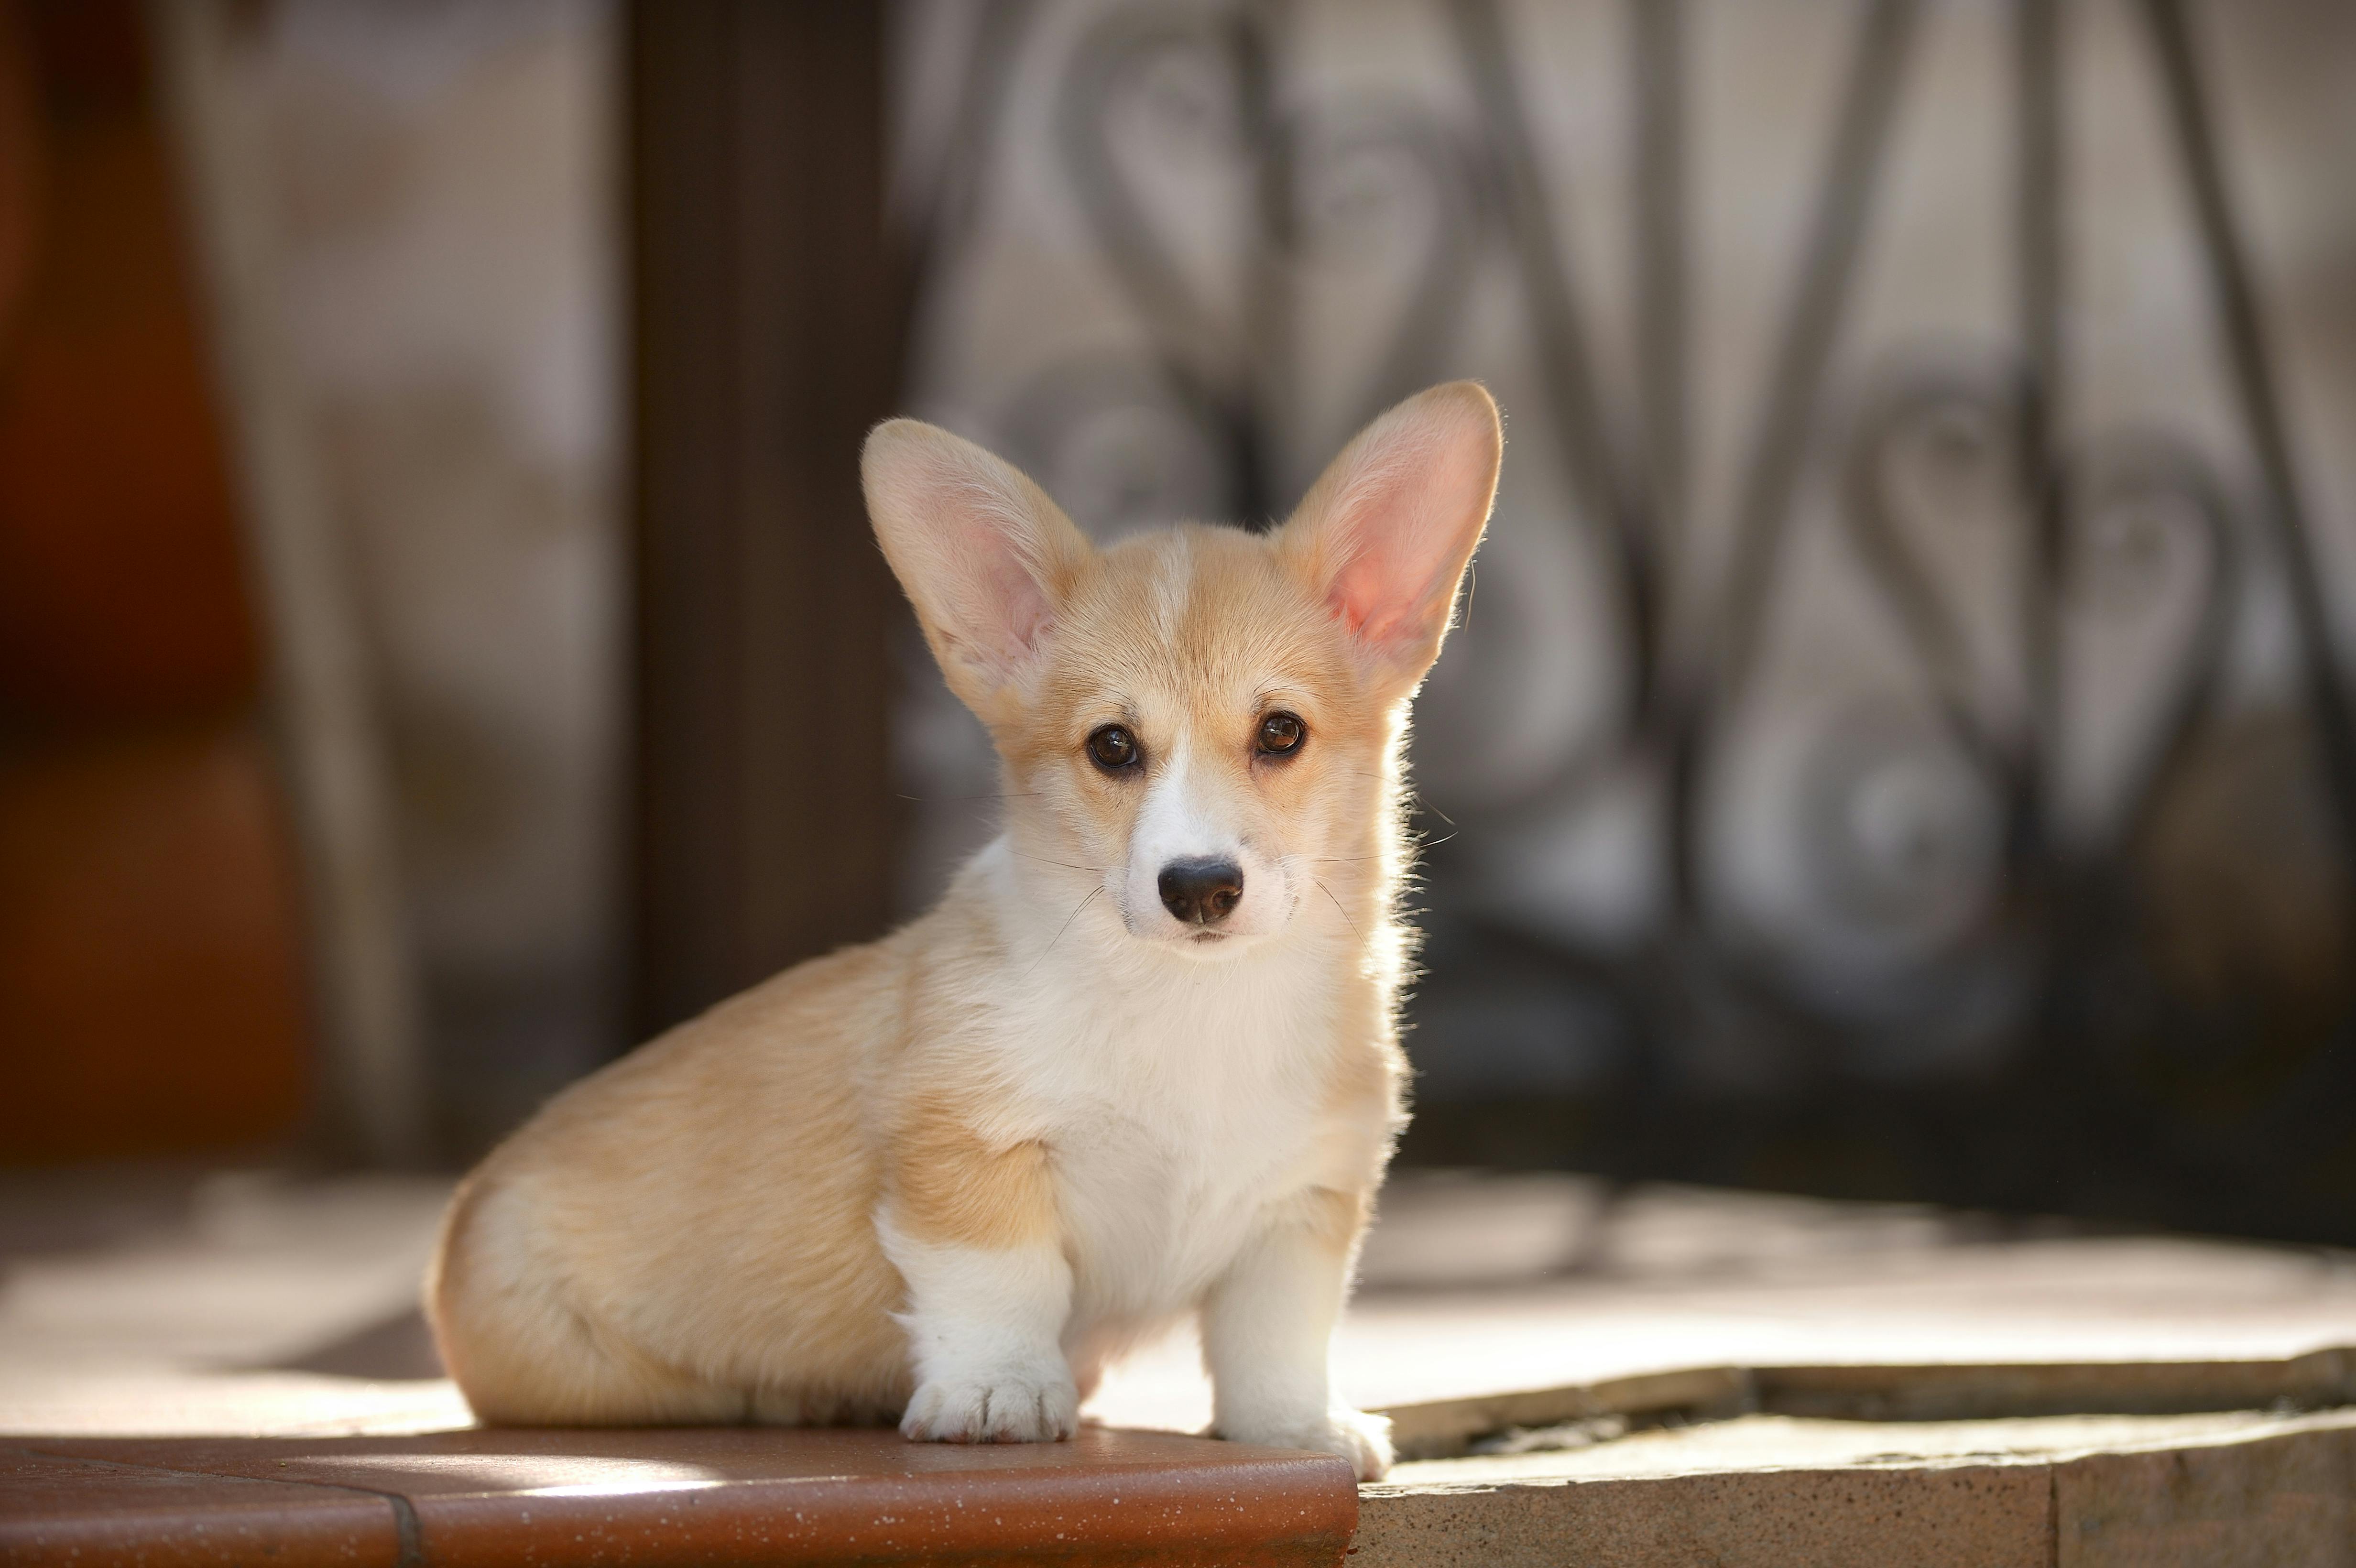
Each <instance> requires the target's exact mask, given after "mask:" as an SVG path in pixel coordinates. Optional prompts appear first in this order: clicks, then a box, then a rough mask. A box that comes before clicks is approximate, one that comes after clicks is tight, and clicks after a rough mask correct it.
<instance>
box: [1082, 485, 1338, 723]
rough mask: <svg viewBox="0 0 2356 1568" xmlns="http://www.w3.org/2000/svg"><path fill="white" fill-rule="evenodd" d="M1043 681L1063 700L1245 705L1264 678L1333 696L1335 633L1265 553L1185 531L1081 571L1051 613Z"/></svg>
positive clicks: (1194, 528)
mask: <svg viewBox="0 0 2356 1568" xmlns="http://www.w3.org/2000/svg"><path fill="white" fill-rule="evenodd" d="M1058 621H1059V622H1060V625H1059V628H1058V635H1057V636H1056V639H1055V655H1054V658H1053V662H1052V675H1051V680H1052V681H1053V683H1054V686H1055V688H1056V690H1057V695H1058V696H1059V697H1061V698H1063V699H1066V700H1069V701H1085V700H1088V699H1098V700H1102V699H1105V698H1108V697H1117V698H1119V699H1124V700H1128V701H1132V702H1143V703H1155V704H1157V705H1158V704H1159V703H1161V702H1175V703H1178V704H1182V705H1184V706H1186V707H1188V708H1199V707H1204V706H1211V707H1231V706H1234V705H1237V704H1239V703H1248V702H1249V701H1250V700H1251V699H1252V697H1253V695H1254V693H1255V692H1256V691H1257V690H1258V689H1259V688H1262V687H1265V686H1267V685H1268V684H1269V683H1270V682H1271V681H1273V682H1278V683H1281V684H1285V685H1287V686H1295V685H1297V686H1300V687H1303V688H1312V689H1315V690H1323V691H1332V692H1334V693H1336V694H1338V693H1339V692H1340V690H1341V688H1342V687H1343V686H1344V684H1346V683H1347V681H1348V665H1347V654H1346V646H1345V644H1344V637H1343V634H1342V631H1341V628H1340V627H1339V626H1338V625H1337V624H1335V623H1334V622H1333V618H1332V616H1331V615H1330V614H1329V613H1326V610H1325V607H1324V606H1323V604H1322V603H1319V602H1318V600H1317V598H1316V597H1315V595H1313V594H1312V592H1310V591H1309V589H1308V587H1307V585H1306V584H1304V583H1303V582H1301V580H1300V579H1299V578H1298V577H1297V576H1296V575H1294V573H1293V572H1292V571H1290V570H1289V569H1287V568H1286V567H1285V565H1284V564H1283V563H1282V562H1281V561H1280V560H1279V559H1278V556H1277V552H1276V549H1275V547H1274V546H1273V544H1272V543H1271V542H1270V541H1269V540H1268V539H1264V538H1260V537H1258V536H1255V535H1252V534H1247V533H1245V532H1243V531H1242V530H1240V529H1237V528H1215V527H1207V526H1205V525H1201V524H1182V525H1180V526H1179V527H1176V528H1164V529H1159V530H1156V531H1155V532H1153V533H1151V534H1144V535H1140V536H1138V537H1135V538H1132V539H1127V540H1124V541H1122V542H1121V543H1120V544H1118V545H1115V546H1114V547H1113V548H1111V549H1108V550H1105V551H1104V552H1102V553H1101V554H1100V555H1098V557H1096V559H1095V560H1092V561H1090V562H1089V564H1088V567H1087V570H1086V571H1084V572H1083V573H1082V575H1081V577H1080V579H1079V581H1077V582H1076V583H1075V584H1074V585H1073V589H1072V592H1071V593H1070V596H1069V597H1068V598H1067V599H1066V602H1065V604H1064V606H1063V610H1062V613H1060V614H1059V616H1058Z"/></svg>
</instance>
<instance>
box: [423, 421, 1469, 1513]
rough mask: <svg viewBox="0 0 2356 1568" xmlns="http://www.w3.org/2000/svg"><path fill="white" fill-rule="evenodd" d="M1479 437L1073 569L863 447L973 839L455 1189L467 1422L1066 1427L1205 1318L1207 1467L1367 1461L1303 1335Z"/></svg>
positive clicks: (1395, 459)
mask: <svg viewBox="0 0 2356 1568" xmlns="http://www.w3.org/2000/svg"><path fill="white" fill-rule="evenodd" d="M1500 446H1501V432H1500V430H1499V425H1498V420H1497V411H1496V406H1495V404H1494V403H1493V402H1492V401H1491V400H1490V399H1489V396H1488V394H1487V393H1486V392H1484V391H1483V390H1482V389H1480V388H1479V387H1478V386H1475V385H1473V384H1472V383H1470V382H1456V383H1452V384H1451V385H1448V386H1444V387H1438V388H1434V389H1431V390H1430V391H1428V392H1425V393H1423V394H1421V395H1420V396H1419V397H1416V398H1413V399H1410V400H1408V401H1407V402H1405V403H1402V404H1401V405H1399V406H1398V408H1396V409H1393V410H1391V411H1389V412H1388V413H1386V414H1385V415H1383V416H1382V417H1381V418H1380V419H1378V420H1376V421H1375V422H1374V424H1373V425H1371V426H1370V427H1368V428H1367V430H1366V431H1365V432H1364V433H1362V434H1361V435H1359V436H1358V438H1357V439H1356V440H1355V441H1354V442H1352V443H1351V444H1350V446H1349V447H1348V449H1347V450H1346V451H1344V453H1342V455H1341V456H1340V457H1338V458H1336V459H1335V460H1334V462H1333V466H1332V467H1331V468H1330V469H1328V470H1327V471H1326V473H1325V475H1324V476H1323V478H1321V479H1320V480H1319V481H1318V482H1317V485H1315V487H1314V488H1312V490H1311V491H1310V493H1309V496H1308V498H1307V499H1306V500H1304V501H1303V502H1302V503H1301V508H1300V510H1299V511H1298V512H1297V513H1296V514H1295V515H1294V516H1293V517H1292V518H1291V519H1290V521H1289V522H1287V523H1286V524H1285V525H1284V526H1283V527H1282V528H1280V529H1278V530H1276V531H1275V532H1274V533H1272V534H1270V535H1268V536H1265V537H1259V536H1254V535H1250V534H1246V533H1243V532H1240V531H1238V530H1236V529H1232V528H1216V527H1206V526H1203V525H1198V524H1186V525H1182V526H1180V527H1177V528H1167V529H1163V530H1161V531H1159V532H1155V533H1151V534H1146V535H1141V536H1139V537H1136V538H1133V539H1128V540H1126V541H1124V542H1123V543H1121V544H1119V545H1117V546H1115V547H1113V548H1111V549H1104V550H1098V549H1093V548H1091V547H1090V546H1089V544H1088V543H1087V540H1086V539H1083V538H1082V537H1081V535H1080V533H1079V531H1078V529H1076V528H1074V527H1073V526H1072V524H1071V522H1070V520H1069V519H1068V518H1066V517H1065V516H1064V515H1063V513H1062V512H1060V511H1058V510H1057V509H1056V507H1055V504H1054V503H1053V502H1052V501H1050V500H1049V499H1048V498H1047V497H1046V496H1045V495H1044V494H1043V493H1042V492H1041V491H1040V490H1039V488H1038V487H1037V486H1036V485H1033V484H1032V483H1031V482H1030V481H1029V480H1028V479H1025V478H1024V477H1023V475H1020V474H1018V473H1016V472H1015V471H1014V470H1013V469H1012V468H1011V467H1009V466H1007V465H1006V464H1003V463H1001V462H1000V461H999V460H998V459H996V458H994V457H992V456H991V455H990V454H989V453H986V452H984V451H982V450H981V449H980V448H979V447H977V446H974V445H972V444H971V443H968V442H965V441H961V440H959V439H958V438H957V437H956V436H953V435H950V434H948V432H945V431H941V430H937V429H935V428H933V427H932V426H929V425H925V424H920V423H917V422H916V421H911V420H895V421H891V422H890V423H887V424H884V425H883V426H881V427H879V428H878V429H877V430H876V431H875V432H874V433H873V435H872V436H870V437H869V439H868V443H867V451H866V454H865V459H864V465H863V467H864V475H865V480H866V489H867V499H868V509H869V512H870V514H871V515H872V517H873V521H874V525H875V533H876V537H877V539H879V540H880V541H881V542H882V544H883V551H884V553H885V555H886V556H888V557H889V558H890V560H891V563H892V568H893V570H894V571H895V572H896V573H897V574H898V575H899V579H900V582H901V584H902V586H903V587H905V589H906V590H907V593H908V597H909V598H910V600H912V601H913V602H914V603H915V604H916V613H917V616H918V619H919V620H920V621H921V622H922V624H923V625H924V629H925V635H926V640H927V641H928V642H929V643H930V645H931V646H932V650H933V653H934V656H935V657H936V658H937V659H938V660H939V661H940V666H941V668H942V670H943V672H944V673H945V674H946V675H947V676H948V681H949V684H950V686H951V687H952V688H954V689H955V690H956V692H957V694H958V697H959V698H961V699H963V700H964V701H965V702H966V703H967V704H968V705H969V706H970V707H971V708H972V709H973V710H974V711H975V712H976V713H977V714H979V715H980V717H981V719H982V720H983V722H984V723H986V724H987V725H988V726H989V727H990V731H991V737H992V739H993V741H995V743H996V745H997V748H998V753H999V758H1000V763H1001V771H1002V774H1003V777H1004V781H1005V789H1006V799H1007V814H1006V821H1005V825H1004V832H1003V833H1002V834H1001V837H999V838H998V839H997V840H996V841H995V842H993V843H992V844H991V845H990V846H989V847H988V848H985V849H983V850H982V851H981V852H980V854H979V855H977V856H975V857H974V859H972V860H971V861H970V862H969V864H968V865H967V866H966V867H965V869H963V870H962V871H961V872H960V873H959V874H958V878H957V880H956V881H955V882H954V883H953V884H952V885H951V887H950V889H949V891H948V893H947V894H946V895H945V896H944V897H943V898H942V900H941V901H940V903H939V905H938V906H937V907H936V908H935V909H934V910H933V911H932V912H930V913H929V914H926V915H925V916H924V917H922V918H921V919H919V920H917V921H916V922H914V923H911V924H909V925H907V926H905V927H904V928H903V929H901V930H900V931H898V932H896V933H894V934H892V935H891V936H888V937H886V938H884V939H883V940H882V941H881V942H877V943H873V944H869V945H867V946H864V947H857V948H851V949H849V950H847V951H844V952H841V953H837V954H834V955H831V956H829V957H826V958H821V959H819V960H816V961H814V962H812V963H809V964H804V965H799V966H798V967H797V968H794V969H791V970H788V971H787V973H785V974H783V975H779V976H776V978H774V979H771V980H769V981H767V982H766V984H763V985H761V986H758V987H755V988H754V989H752V990H750V991H747V992H745V993H744V995H742V996H739V997H734V999H732V1000H730V1001H728V1002H725V1003H723V1004H722V1005H721V1006H719V1007H717V1008H713V1009H712V1011H711V1012H709V1013H706V1014H705V1015H704V1016H703V1017H701V1018H700V1019H695V1020H693V1021H692V1022H690V1023H687V1024H683V1025H681V1026H680V1027H679V1028H678V1029H673V1030H671V1031H670V1032H669V1034H667V1035H665V1036H663V1037H662V1038H661V1039H660V1040H656V1041H654V1042H653V1043H652V1044H650V1045H648V1046H646V1047H644V1048H642V1049H641V1050H639V1051H637V1052H635V1053H634V1054H632V1055H631V1056H629V1057H627V1058H626V1059H625V1060H623V1061H618V1062H616V1063H615V1064H614V1065H613V1066H611V1067H609V1068H607V1069H605V1071H604V1072H599V1073H597V1074H596V1075H595V1076H594V1077H592V1078H590V1079H587V1080H586V1081H584V1082H583V1083H579V1084H576V1085H575V1086H573V1088H572V1089H570V1090H568V1091H567V1092H566V1093H563V1094H562V1095H560V1096H559V1097H558V1098H557V1099H556V1100H555V1101H554V1102H553V1103H552V1104H550V1105H549V1106H548V1107H547V1108H546V1109H545V1110H544V1111H542V1112H541V1114H540V1115H539V1116H537V1117H536V1118H534V1119H533V1120H532V1121H531V1122H530V1124H529V1125H526V1126H525V1127H524V1128H523V1130H522V1131H520V1132H519V1133H517V1134H516V1135H515V1136H513V1137H512V1138H510V1139H509V1140H508V1142H507V1143H506V1144H505V1145H503V1146H502V1147H500V1148H499V1149H498V1150H497V1151H496V1152H495V1153H494V1154H492V1156H491V1157H489V1158H488V1159H487V1160H486V1161H485V1162H484V1164H483V1166H482V1167H481V1168H479V1169H478V1170H477V1171H476V1172H475V1173H474V1174H473V1175H472V1176H471V1177H469V1178H468V1179H467V1180H466V1183H465V1185H464V1186H462V1187H461V1188H460V1189H459V1191H458V1195H457V1197H456V1199H455V1201H454V1202H453V1203H452V1205H451V1208H450V1212H449V1215H448V1217H447V1219H446V1220H445V1221H444V1229H443V1234H442V1240H441V1245H440V1248H439V1250H438V1252H437V1253H436V1256H435V1259H434V1266H433V1269H432V1271H431V1273H430V1274H429V1276H428V1278H427V1282H426V1296H427V1308H428V1312H429V1314H430V1316H431V1317H432V1319H433V1322H434V1334H435V1336H436V1338H437V1339H438V1340H439V1342H440V1345H441V1348H442V1355H443V1360H444V1363H445V1364H446V1365H447V1366H448V1367H449V1369H450V1371H451V1373H452V1375H453V1376H455V1378H456V1379H457V1381H458V1384H459V1386H460V1388H462V1389H463V1390H464V1391H465V1392H466V1398H467V1400H468V1401H469V1402H470V1403H472V1404H473V1406H474V1408H475V1410H476V1413H477V1414H478V1415H480V1416H481V1417H482V1418H483V1419H484V1420H486V1421H489V1422H499V1423H524V1424H598V1423H659V1422H677V1423H688V1422H732V1421H743V1420H755V1421H769V1422H785V1423H804V1422H884V1421H896V1422H897V1423H898V1424H899V1425H900V1429H901V1430H902V1431H903V1432H905V1434H906V1435H908V1436H910V1437H912V1438H929V1439H940V1440H947V1441H953V1442H993V1441H1015V1442H1022V1441H1033V1440H1042V1439H1052V1438H1059V1437H1066V1436H1068V1435H1071V1433H1072V1431H1073V1429H1074V1427H1075V1425H1076V1423H1077V1420H1078V1410H1079V1405H1080V1402H1081V1401H1082V1400H1083V1399H1084V1398H1086V1397H1087V1393H1088V1392H1089V1390H1090V1389H1092V1388H1093V1387H1094V1386H1095V1384H1096V1381H1097V1380H1098V1374H1099V1373H1100V1371H1102V1370H1103V1368H1104V1367H1105V1366H1106V1365H1107V1364H1108V1362H1109V1361H1110V1360H1112V1359H1114V1358H1115V1357H1118V1356H1119V1354H1120V1353H1121V1352H1122V1351H1123V1350H1124V1349H1127V1348H1128V1347H1129V1346H1130V1345H1131V1344H1134V1343H1136V1342H1138V1341H1139V1340H1140V1339H1144V1338H1147V1337H1150V1336H1151V1335H1154V1334H1156V1333H1158V1332H1159V1331H1161V1330H1162V1329H1163V1328H1167V1327H1168V1326H1169V1325H1170V1324H1172V1323H1173V1321H1174V1320H1176V1319H1178V1318H1180V1317H1183V1316H1185V1315H1187V1314H1189V1313H1198V1314H1199V1315H1200V1317H1201V1325H1202V1331H1203V1343H1204V1354H1205V1361H1206V1363H1207V1365H1208V1369H1209V1371H1210V1373H1211V1378H1212V1383H1213V1389H1214V1397H1215V1411H1216V1414H1215V1431H1216V1432H1217V1433H1218V1434H1219V1435H1222V1436H1226V1437H1230V1438H1236V1439H1239V1440H1248V1441H1251V1442H1256V1443H1266V1444H1274V1445H1283V1446H1290V1447H1303V1448H1315V1449H1323V1450H1325V1451H1328V1452H1331V1453H1334V1454H1339V1455H1342V1456H1344V1457H1346V1458H1348V1459H1349V1460H1350V1461H1351V1462H1352V1463H1353V1464H1355V1466H1356V1467H1357V1469H1358V1473H1359V1474H1360V1475H1361V1476H1364V1477H1375V1476H1378V1475H1380V1474H1381V1473H1382V1471H1383V1468H1384V1467H1385V1466H1387V1464H1388V1463H1389V1457H1390V1448H1389V1443H1388V1440H1387V1435H1386V1433H1385V1430H1384V1424H1383V1423H1381V1422H1380V1421H1379V1420H1376V1419H1375V1418H1372V1417H1368V1416H1365V1415H1363V1414H1360V1413H1357V1412H1355V1411H1353V1410H1350V1409H1348V1408H1346V1407H1344V1406H1342V1405H1340V1404H1338V1403H1335V1402H1334V1401H1333V1398H1332V1397H1331V1394H1330V1391H1329V1389H1328V1387H1327V1377H1326V1356H1327V1346H1328V1341H1329V1340H1330V1339H1331V1336H1332V1333H1333V1324H1334V1320H1335V1318H1336V1317H1337V1316H1338V1315H1339V1313H1340V1311H1341V1308H1342V1303H1343V1300H1344V1296H1346V1295H1347V1293H1348V1289H1349V1283H1350V1275H1351V1270H1352V1266H1353V1262H1354V1259H1355V1254H1356V1251H1357V1245H1358V1241H1359V1237H1360V1235H1361V1234H1362V1232H1364V1230H1365V1224H1366V1221H1367V1217H1368V1215H1369V1213H1370V1212H1371V1209H1372V1205H1373V1201H1374V1195H1375V1191H1376V1188H1377V1187H1378V1186H1379V1185H1380V1183H1381V1181H1382V1175H1383V1168H1384V1165H1385V1163H1386V1162H1387V1159H1388V1157H1389V1155H1390V1148H1391V1142H1392V1139H1393V1138H1394V1136H1396V1134H1397V1132H1398V1127H1399V1126H1400V1125H1401V1124H1402V1122H1403V1120H1404V1112H1403V1110H1402V1088H1403V1081H1404V1078H1405V1072H1406V1068H1405V1062H1404V1061H1403V1059H1402V1058H1401V1056H1400V1054H1399V1050H1398V1041H1397V1038H1396V1029H1395V1024H1394V1013H1395V1010H1396V1008H1397V1005H1398V991H1399V987H1400V985H1401V983H1402V979H1403V976H1404V973H1405V969H1406V965H1407V957H1408V945H1409V933H1408V931H1407V930H1406V928H1405V927H1404V926H1403V925H1402V924H1401V923H1400V922H1399V920H1398V913H1397V909H1396V903H1397V895H1398V885H1399V880H1400V878H1401V876H1402V875H1403V873H1404V871H1405V868H1406V864H1407V861H1408V852H1409V847H1408V843H1407V841H1406V838H1405V837H1404V835H1403V832H1402V830H1401V825H1400V810H1399V801H1400V796H1401V792H1402V785H1401V777H1400V769H1401V757H1402V752H1403V748H1404V742H1405V737H1406V725H1407V710H1408V699H1410V698H1411V697H1412V696H1413V695H1414V692H1415V689H1416V688H1417V686H1418V685H1419V683H1420V682H1421V681H1422V679H1423V677H1424V675H1425V673H1426V671H1428V670H1429V669H1430V667H1431V662H1432V660H1433V659H1434V658H1436V657H1437V656H1439V652H1440V640H1441V638H1442V637H1443V636H1444V635H1446V633H1447V630H1448V624H1449V619H1450V616H1451V613H1452V611H1453V607H1454V604H1455V602H1456V594H1457V590H1458V587H1459V585H1460V583H1461V582H1462V579H1463V575H1464V570H1465V565H1466V563H1467V562H1468V561H1469V560H1471V559H1472V550H1473V548H1474V546H1475V545H1476V544H1477V543H1478V542H1479V540H1480V538H1481V531H1482V528H1483V526H1484V524H1485V522H1486V520H1487V517H1488V514H1489V507H1490V503H1491V499H1492V497H1493V496H1494V491H1495V487H1496V479H1497V465H1498V460H1499V455H1500ZM813 678H823V674H822V672H813Z"/></svg>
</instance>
